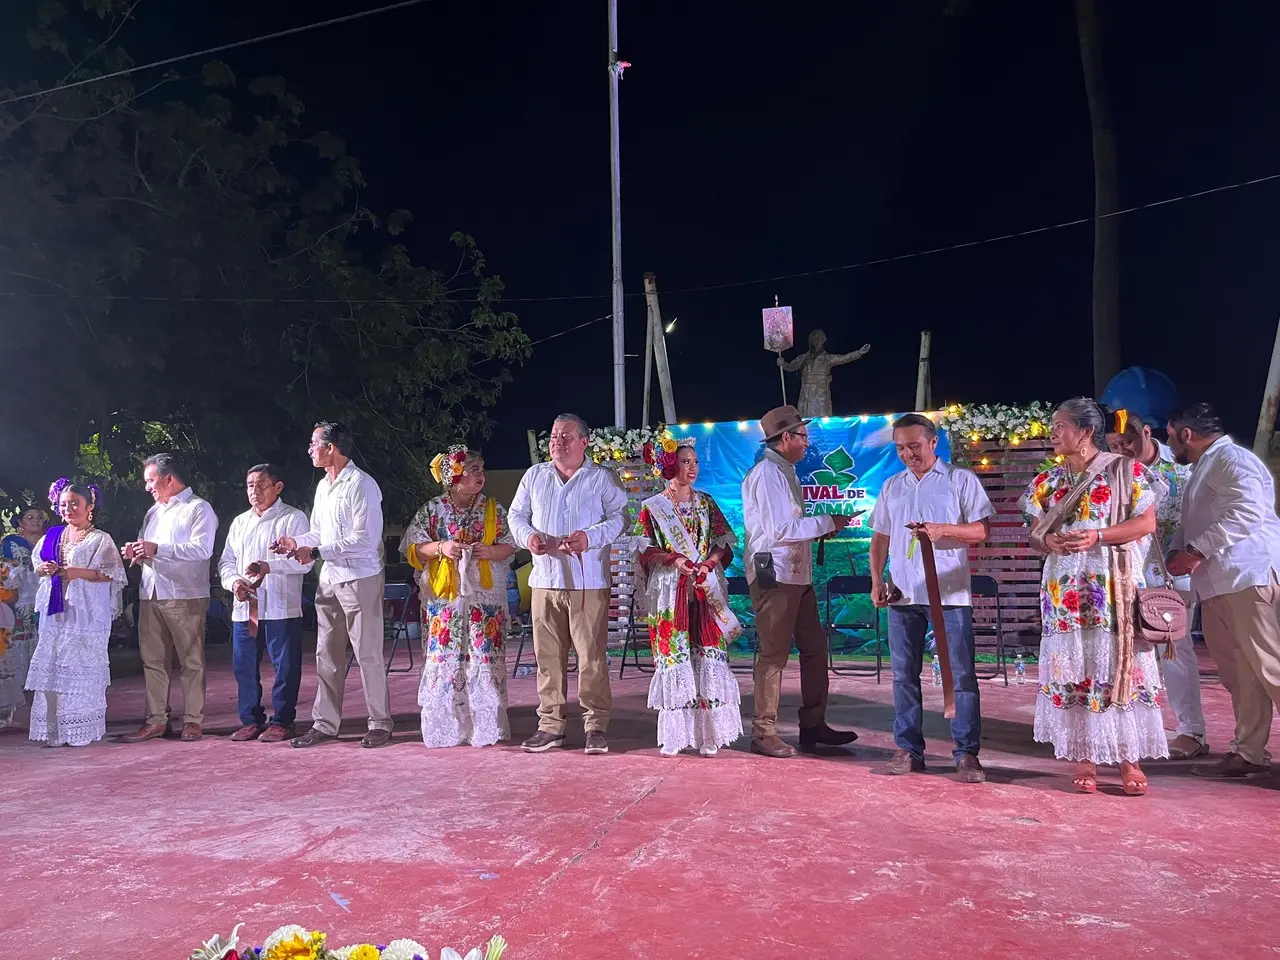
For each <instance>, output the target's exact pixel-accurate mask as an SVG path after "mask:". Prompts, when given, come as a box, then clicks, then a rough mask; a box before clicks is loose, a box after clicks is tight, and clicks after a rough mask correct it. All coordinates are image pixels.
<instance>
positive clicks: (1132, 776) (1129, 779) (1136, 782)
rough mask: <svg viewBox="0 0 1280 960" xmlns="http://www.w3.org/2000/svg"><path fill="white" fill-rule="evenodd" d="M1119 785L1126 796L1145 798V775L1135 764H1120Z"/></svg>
mask: <svg viewBox="0 0 1280 960" xmlns="http://www.w3.org/2000/svg"><path fill="white" fill-rule="evenodd" d="M1120 783H1121V784H1122V785H1123V787H1124V792H1125V795H1126V796H1130V797H1145V796H1146V795H1147V775H1146V774H1145V773H1143V772H1142V769H1141V768H1140V767H1139V766H1138V765H1137V764H1136V763H1129V762H1127V761H1125V762H1123V763H1121V764H1120Z"/></svg>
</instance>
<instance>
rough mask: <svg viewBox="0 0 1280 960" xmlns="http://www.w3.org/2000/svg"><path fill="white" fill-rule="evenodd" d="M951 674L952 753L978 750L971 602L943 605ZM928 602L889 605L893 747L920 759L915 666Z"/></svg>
mask: <svg viewBox="0 0 1280 960" xmlns="http://www.w3.org/2000/svg"><path fill="white" fill-rule="evenodd" d="M942 620H943V622H944V623H945V624H946V627H947V650H948V651H949V652H950V653H951V676H952V680H953V681H954V683H955V699H956V716H955V719H954V720H952V721H951V737H952V739H954V740H955V743H956V745H955V749H954V750H953V751H952V755H953V756H954V757H955V758H956V759H957V760H959V758H960V756H961V755H962V754H965V753H971V754H973V755H974V756H975V757H976V756H977V755H978V742H979V740H980V739H981V737H982V709H981V705H980V704H979V702H978V675H977V673H975V672H974V668H973V608H972V607H943V608H942ZM928 625H929V608H928V607H926V606H922V605H920V604H914V603H913V604H907V605H905V606H897V607H890V608H889V657H890V659H891V661H892V663H893V742H894V743H896V744H897V745H898V749H900V750H907V751H909V752H910V753H911V755H912V756H913V757H916V758H917V759H920V760H923V759H924V705H923V702H922V697H921V693H920V668H921V667H922V666H923V665H924V637H925V632H926V629H927V627H928Z"/></svg>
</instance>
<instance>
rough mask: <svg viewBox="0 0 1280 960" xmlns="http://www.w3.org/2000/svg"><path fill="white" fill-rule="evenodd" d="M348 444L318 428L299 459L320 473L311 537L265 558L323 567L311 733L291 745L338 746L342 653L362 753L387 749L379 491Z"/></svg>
mask: <svg viewBox="0 0 1280 960" xmlns="http://www.w3.org/2000/svg"><path fill="white" fill-rule="evenodd" d="M354 450H355V438H354V437H353V436H352V435H351V430H350V429H349V428H348V427H347V426H345V425H344V424H341V423H335V422H333V421H329V420H322V421H320V422H319V423H317V424H316V425H315V429H314V430H312V431H311V443H310V444H309V445H308V446H307V452H308V453H309V454H310V456H311V464H312V466H315V467H318V468H319V469H321V470H323V471H324V476H322V477H321V478H320V482H319V483H317V484H316V495H315V499H314V500H313V501H312V504H311V529H310V530H308V531H307V532H306V533H304V534H302V535H300V536H297V537H294V536H289V535H285V536H283V537H280V539H278V540H277V541H276V542H275V543H274V544H272V547H271V549H272V552H273V553H276V554H278V555H280V556H289V555H292V556H293V559H295V560H297V561H298V562H299V563H314V562H315V561H317V560H323V561H324V566H322V567H321V568H320V583H319V584H318V586H317V587H316V679H317V680H318V681H319V683H318V686H317V688H316V702H315V703H314V704H312V707H311V729H310V730H308V731H307V732H306V733H304V734H303V735H302V736H300V737H295V738H294V739H293V740H292V741H291V743H292V744H293V746H295V747H314V746H317V745H319V744H322V743H332V742H333V741H335V740H337V739H338V728H339V727H340V726H341V725H342V701H343V699H344V694H345V692H346V688H347V645H348V643H349V644H350V645H351V649H352V650H353V651H354V652H355V655H356V665H357V666H358V667H359V668H360V684H361V686H362V687H364V702H365V705H366V706H367V707H368V710H369V724H368V725H369V729H368V732H367V733H366V734H365V735H364V737H362V738H361V740H360V746H362V747H370V748H372V747H383V746H386V745H387V744H388V743H390V742H391V730H392V721H391V695H390V693H389V691H388V689H387V671H386V661H385V660H384V659H383V655H382V645H383V639H384V637H383V625H382V624H383V616H382V586H383V582H384V580H385V578H386V572H385V570H384V569H383V565H382V490H381V488H380V487H379V486H378V482H377V481H376V480H374V479H373V477H371V476H369V474H367V473H365V472H364V471H363V470H361V469H360V468H359V467H357V466H356V465H355V463H354V462H353V461H352V459H351V454H352V452H353V451H354Z"/></svg>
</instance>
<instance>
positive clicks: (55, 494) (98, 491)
mask: <svg viewBox="0 0 1280 960" xmlns="http://www.w3.org/2000/svg"><path fill="white" fill-rule="evenodd" d="M69 486H71V480H70V479H69V478H67V477H59V478H58V479H57V480H55V481H53V483H51V484H49V503H50V504H51V505H52V506H53V509H54V510H57V509H58V502H59V501H60V500H61V499H62V491H63V490H65V489H67V487H69ZM85 486H86V487H88V488H89V500H90V502H89V506H91V507H96V506H97V505H98V504H100V503H101V502H102V488H101V487H100V486H98V485H97V484H96V483H86V484H85Z"/></svg>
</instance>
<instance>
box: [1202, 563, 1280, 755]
mask: <svg viewBox="0 0 1280 960" xmlns="http://www.w3.org/2000/svg"><path fill="white" fill-rule="evenodd" d="M1200 610H1201V615H1200V622H1201V626H1203V628H1204V642H1205V645H1206V646H1207V647H1208V648H1209V653H1210V654H1212V655H1213V659H1214V660H1216V661H1217V663H1218V675H1219V676H1220V677H1221V678H1222V685H1223V686H1224V687H1226V688H1227V692H1228V693H1230V694H1231V708H1232V710H1233V711H1234V712H1235V715H1236V734H1235V740H1234V741H1233V742H1232V744H1231V750H1232V751H1233V752H1234V753H1238V754H1240V756H1241V757H1243V758H1244V759H1245V760H1247V761H1248V762H1249V763H1257V764H1262V765H1264V766H1265V765H1266V764H1268V763H1270V762H1271V755H1270V754H1269V753H1268V752H1267V739H1268V737H1270V735H1271V715H1272V704H1275V705H1277V706H1280V583H1277V581H1276V576H1275V574H1274V573H1273V574H1272V575H1271V583H1270V584H1268V585H1267V586H1265V587H1249V588H1248V589H1245V590H1241V591H1239V592H1237V593H1227V594H1223V595H1222V596H1219V597H1210V598H1209V599H1208V600H1205V601H1203V602H1202V603H1201V605H1200Z"/></svg>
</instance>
